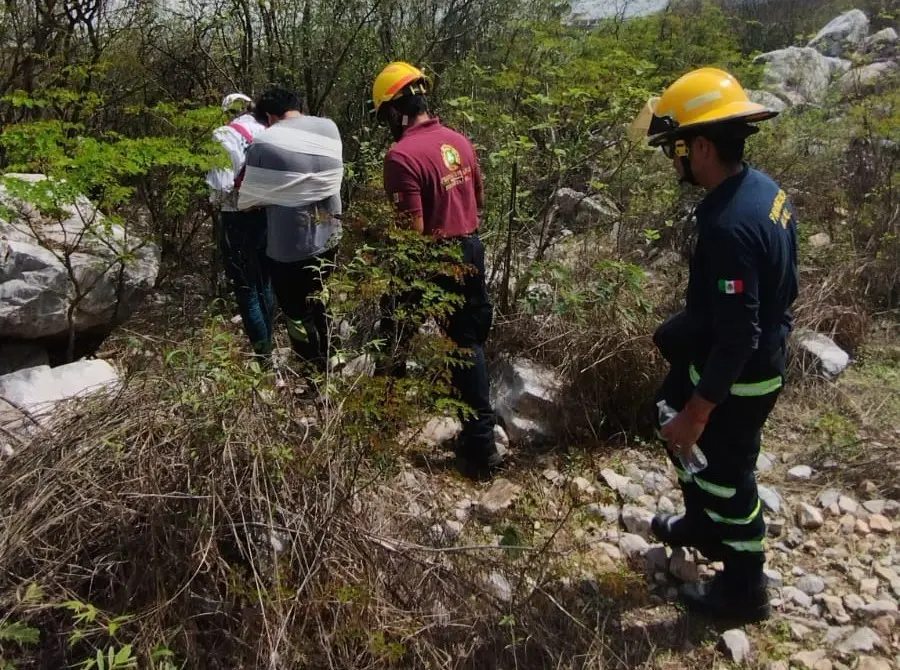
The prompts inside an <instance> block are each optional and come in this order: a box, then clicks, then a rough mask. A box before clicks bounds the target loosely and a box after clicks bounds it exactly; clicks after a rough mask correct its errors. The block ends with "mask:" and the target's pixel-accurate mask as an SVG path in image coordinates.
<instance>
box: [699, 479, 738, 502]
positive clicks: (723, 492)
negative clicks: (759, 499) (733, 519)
mask: <svg viewBox="0 0 900 670" xmlns="http://www.w3.org/2000/svg"><path fill="white" fill-rule="evenodd" d="M694 483H695V484H696V485H697V486H699V487H700V488H701V489H703V490H704V491H705V492H706V493H709V494H710V495H713V496H715V497H716V498H724V499H725V500H729V499H731V498H734V496H735V494H736V493H737V489H736V488H732V487H730V486H720V485H719V484H713V483H712V482H710V481H707V480H705V479H701V478H700V477H698V476H697V475H694Z"/></svg>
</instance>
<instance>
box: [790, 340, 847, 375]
mask: <svg viewBox="0 0 900 670" xmlns="http://www.w3.org/2000/svg"><path fill="white" fill-rule="evenodd" d="M796 342H797V346H799V347H800V349H801V350H802V351H804V352H805V353H806V354H807V355H808V356H809V357H811V358H812V360H813V362H814V366H815V368H816V370H817V371H818V372H820V373H821V374H822V375H823V376H824V377H825V378H826V379H834V378H835V377H837V376H838V375H839V374H841V373H842V372H843V371H844V370H846V369H847V366H848V365H849V364H850V354H848V353H847V352H846V351H844V350H843V349H841V348H840V347H839V346H838V345H837V344H835V343H834V340H832V339H831V338H830V337H828V336H827V335H823V334H822V333H816V332H813V331H811V330H805V329H800V330H798V331H797V334H796Z"/></svg>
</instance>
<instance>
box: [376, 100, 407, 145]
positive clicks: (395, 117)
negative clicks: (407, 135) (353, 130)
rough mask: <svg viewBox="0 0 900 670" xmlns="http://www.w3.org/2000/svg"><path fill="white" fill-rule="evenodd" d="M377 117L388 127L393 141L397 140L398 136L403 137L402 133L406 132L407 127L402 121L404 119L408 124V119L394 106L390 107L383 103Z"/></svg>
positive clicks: (398, 139)
mask: <svg viewBox="0 0 900 670" xmlns="http://www.w3.org/2000/svg"><path fill="white" fill-rule="evenodd" d="M378 118H379V119H380V120H381V121H382V123H384V124H386V125H387V127H388V128H389V129H390V131H391V136H392V137H393V138H394V141H395V142H399V141H400V138H401V137H403V133H404V132H406V128H407V125H406V124H405V123H404V121H406V123H407V124H408V123H409V121H408V119H406V117H405V116H403V114H401V113H400V112H398V111H397V110H396V109H395V108H394V107H391V106H389V105H387V104H385V107H383V108H382V111H380V112H379V114H378Z"/></svg>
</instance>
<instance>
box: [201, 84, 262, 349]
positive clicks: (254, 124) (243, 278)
mask: <svg viewBox="0 0 900 670" xmlns="http://www.w3.org/2000/svg"><path fill="white" fill-rule="evenodd" d="M252 110H253V101H252V100H251V99H250V98H249V97H248V96H246V95H244V94H243V93H232V94H230V95H227V96H225V98H224V99H223V100H222V111H223V112H225V114H227V115H228V116H229V117H230V119H231V120H230V122H229V123H228V124H226V125H223V126H220V127H218V128H216V129H215V131H213V138H214V139H215V140H216V141H217V142H218V143H219V144H221V145H222V147H223V148H224V149H225V151H226V152H227V153H228V156H229V158H230V159H231V165H230V167H225V168H213V169H212V170H210V171H209V173H208V174H207V177H206V182H207V184H208V185H209V187H210V190H211V193H210V201H211V202H212V203H213V204H214V205H215V206H216V207H218V209H219V212H220V215H219V226H218V234H217V238H218V244H219V250H220V252H221V254H222V261H223V265H224V266H225V275H226V276H227V277H228V279H229V280H230V281H231V285H232V288H233V290H234V295H235V298H236V299H237V303H238V310H239V312H240V315H241V319H242V320H243V326H244V331H245V332H246V333H247V337H248V338H249V339H250V343H251V345H252V346H253V351H254V353H255V354H256V355H257V356H261V357H264V358H267V357H268V356H269V355H270V354H271V352H272V321H273V318H274V311H275V298H274V294H273V292H272V284H271V281H270V279H269V274H268V270H267V266H266V261H265V258H266V210H265V209H264V208H258V209H253V210H250V211H243V212H242V211H240V210H238V207H237V200H238V188H239V186H240V182H241V180H242V178H243V174H244V162H245V157H246V153H247V149H248V148H249V147H250V145H251V144H252V143H253V138H254V137H255V136H256V135H257V134H259V133H260V132H261V131H263V130H264V129H265V126H263V124H261V123H260V122H259V121H257V120H256V118H255V117H254V116H253V114H252Z"/></svg>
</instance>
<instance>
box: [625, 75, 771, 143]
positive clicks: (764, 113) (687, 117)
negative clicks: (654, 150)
mask: <svg viewBox="0 0 900 670" xmlns="http://www.w3.org/2000/svg"><path fill="white" fill-rule="evenodd" d="M648 107H649V109H645V111H644V112H643V113H642V114H641V115H640V116H639V117H638V120H636V121H635V123H636V124H637V123H641V120H642V119H643V123H647V121H648V117H649V125H648V126H647V135H648V136H649V137H650V146H659V145H661V144H664V143H665V142H669V141H671V140H672V139H674V138H676V137H679V136H681V135H683V134H684V132H685V131H686V130H688V129H690V130H696V129H697V128H698V127H701V126H710V125H713V124H719V123H724V122H726V121H744V122H746V123H753V122H756V121H765V120H767V119H771V118H773V117H775V116H777V115H778V112H776V111H774V110H771V109H769V108H767V107H764V106H763V105H758V104H756V103H755V102H751V101H750V99H749V98H748V97H747V93H746V92H745V91H744V89H743V88H742V87H741V85H740V84H739V83H738V80H737V79H735V78H734V77H733V76H732V75H730V74H728V73H727V72H725V71H724V70H719V69H717V68H713V67H704V68H700V69H699V70H694V71H693V72H688V73H687V74H686V75H684V76H683V77H681V78H680V79H679V80H678V81H676V82H675V83H674V84H672V85H671V86H669V88H667V89H666V90H665V92H664V93H663V94H662V97H660V98H654V99H651V100H650V102H649V103H648ZM647 112H649V114H648V113H647Z"/></svg>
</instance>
